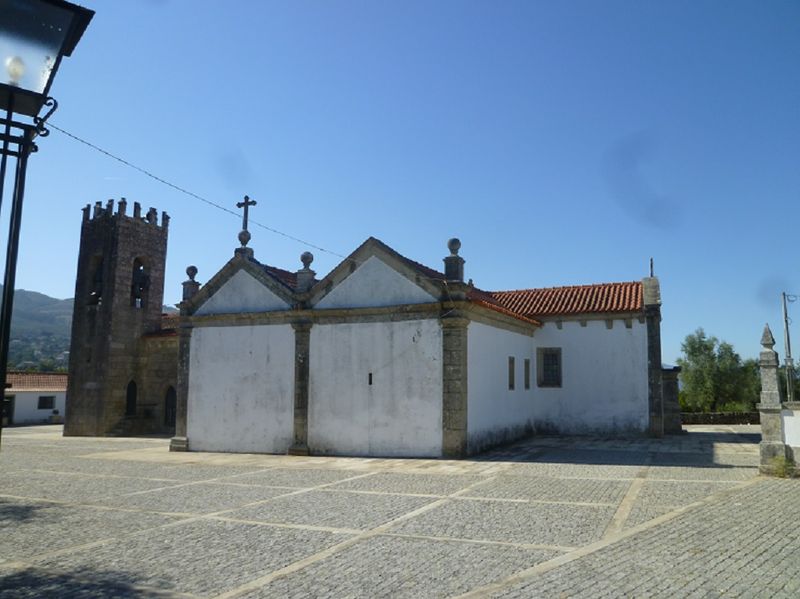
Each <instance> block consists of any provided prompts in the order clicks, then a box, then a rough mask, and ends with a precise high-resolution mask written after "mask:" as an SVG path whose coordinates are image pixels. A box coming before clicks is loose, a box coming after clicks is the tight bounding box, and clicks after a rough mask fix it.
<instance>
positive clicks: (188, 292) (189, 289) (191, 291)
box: [183, 266, 200, 301]
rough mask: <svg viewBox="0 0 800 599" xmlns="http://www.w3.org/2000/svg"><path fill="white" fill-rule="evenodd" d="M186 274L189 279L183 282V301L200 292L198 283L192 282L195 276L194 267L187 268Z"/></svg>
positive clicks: (195, 269)
mask: <svg viewBox="0 0 800 599" xmlns="http://www.w3.org/2000/svg"><path fill="white" fill-rule="evenodd" d="M186 274H187V275H188V277H189V279H188V280H187V281H184V282H183V301H187V300H190V299H192V298H193V297H194V295H195V294H196V293H197V292H198V291H199V290H200V283H198V282H197V281H195V280H194V278H195V277H196V276H197V267H196V266H187V267H186Z"/></svg>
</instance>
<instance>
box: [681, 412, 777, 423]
mask: <svg viewBox="0 0 800 599" xmlns="http://www.w3.org/2000/svg"><path fill="white" fill-rule="evenodd" d="M681 422H682V423H683V424H760V423H761V417H760V414H759V413H758V412H681Z"/></svg>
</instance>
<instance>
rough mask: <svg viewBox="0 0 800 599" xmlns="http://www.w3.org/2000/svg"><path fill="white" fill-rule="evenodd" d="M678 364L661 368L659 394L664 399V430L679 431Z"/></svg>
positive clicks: (681, 430) (666, 431)
mask: <svg viewBox="0 0 800 599" xmlns="http://www.w3.org/2000/svg"><path fill="white" fill-rule="evenodd" d="M680 372H681V369H680V366H673V367H670V368H663V369H662V370H661V394H662V398H663V401H664V432H665V433H670V434H673V433H681V432H683V427H682V425H681V406H680V403H679V402H678V375H679V374H680Z"/></svg>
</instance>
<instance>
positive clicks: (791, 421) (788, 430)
mask: <svg viewBox="0 0 800 599" xmlns="http://www.w3.org/2000/svg"><path fill="white" fill-rule="evenodd" d="M781 420H782V421H783V427H782V428H783V443H784V444H785V445H788V446H789V447H794V448H795V449H796V450H798V449H800V409H797V408H793V409H788V408H784V409H783V410H781ZM795 455H796V454H795Z"/></svg>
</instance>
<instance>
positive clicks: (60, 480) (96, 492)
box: [0, 472, 177, 503]
mask: <svg viewBox="0 0 800 599" xmlns="http://www.w3.org/2000/svg"><path fill="white" fill-rule="evenodd" d="M0 484H2V490H0V495H15V496H18V497H30V498H34V499H48V500H53V501H78V502H84V503H92V502H93V501H94V500H96V499H100V498H102V497H110V496H113V495H123V494H125V493H134V492H136V491H146V490H149V489H156V488H159V487H169V486H172V485H175V484H177V483H176V482H172V481H160V480H149V479H144V478H120V477H110V476H103V477H99V476H86V475H83V474H62V473H59V472H26V473H17V474H14V475H9V476H7V477H3V479H2V481H1V482H0Z"/></svg>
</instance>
